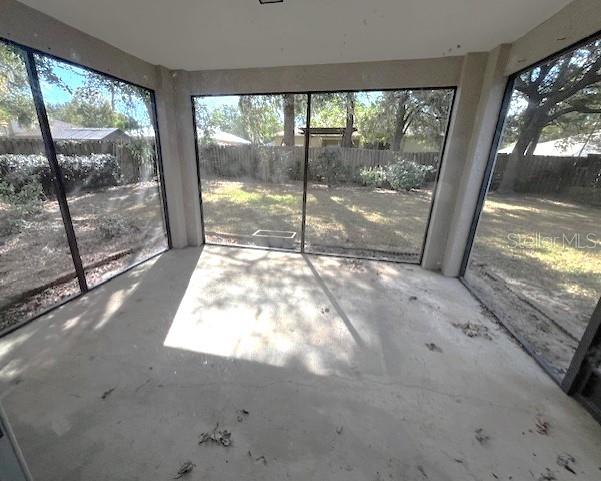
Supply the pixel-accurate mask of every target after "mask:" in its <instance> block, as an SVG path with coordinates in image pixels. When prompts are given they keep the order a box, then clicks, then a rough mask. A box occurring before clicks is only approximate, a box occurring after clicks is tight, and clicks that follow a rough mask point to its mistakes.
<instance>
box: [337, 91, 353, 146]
mask: <svg viewBox="0 0 601 481" xmlns="http://www.w3.org/2000/svg"><path fill="white" fill-rule="evenodd" d="M344 104H345V107H346V116H345V117H346V121H345V126H344V133H343V134H342V139H341V140H340V146H341V147H352V146H353V132H354V130H355V94H354V92H347V93H346V94H344Z"/></svg>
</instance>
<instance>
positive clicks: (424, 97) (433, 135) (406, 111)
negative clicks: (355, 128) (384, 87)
mask: <svg viewBox="0 0 601 481" xmlns="http://www.w3.org/2000/svg"><path fill="white" fill-rule="evenodd" d="M452 95H453V94H452V91H450V90H395V91H387V92H382V94H381V95H380V96H379V97H378V98H377V99H375V100H374V101H373V102H372V105H371V106H370V107H368V108H366V109H364V110H365V112H364V113H363V114H362V115H361V116H360V117H361V118H360V129H359V130H360V133H361V136H362V138H363V141H364V143H366V144H368V145H379V146H381V147H388V148H390V149H391V150H394V151H400V150H402V147H403V141H404V139H405V137H406V136H407V135H408V134H409V133H411V135H412V136H413V137H414V138H416V139H418V140H420V141H422V142H424V143H426V144H428V145H429V146H435V147H436V148H440V145H439V144H440V141H441V139H442V138H443V135H444V132H445V129H446V121H447V119H448V115H449V110H450V105H451V96H452Z"/></svg>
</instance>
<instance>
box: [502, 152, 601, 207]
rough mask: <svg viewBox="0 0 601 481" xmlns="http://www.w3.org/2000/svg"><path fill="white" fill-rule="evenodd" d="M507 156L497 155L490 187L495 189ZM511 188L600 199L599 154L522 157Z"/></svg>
mask: <svg viewBox="0 0 601 481" xmlns="http://www.w3.org/2000/svg"><path fill="white" fill-rule="evenodd" d="M509 156H510V154H498V155H497V160H496V165H495V171H494V173H493V178H492V181H491V190H496V189H497V188H498V186H499V185H500V183H501V180H502V178H503V175H504V173H505V168H506V166H507V162H508V161H509ZM514 188H515V191H516V192H522V193H537V194H567V195H572V196H574V197H586V198H588V200H595V201H596V200H601V155H589V156H587V157H552V156H543V155H532V156H529V157H525V158H524V159H523V160H522V162H521V164H520V168H519V173H518V176H517V179H516V182H515V185H514ZM584 200H587V199H584Z"/></svg>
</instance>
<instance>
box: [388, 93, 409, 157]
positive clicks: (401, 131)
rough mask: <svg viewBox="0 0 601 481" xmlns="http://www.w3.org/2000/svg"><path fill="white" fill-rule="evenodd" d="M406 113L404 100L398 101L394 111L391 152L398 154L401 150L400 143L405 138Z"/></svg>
mask: <svg viewBox="0 0 601 481" xmlns="http://www.w3.org/2000/svg"><path fill="white" fill-rule="evenodd" d="M406 113H407V106H406V105H405V99H404V98H401V99H400V100H399V105H398V107H397V110H396V115H395V122H394V136H393V137H392V145H391V146H390V148H391V150H393V151H394V152H398V151H399V150H401V143H402V141H403V137H404V136H405V115H406Z"/></svg>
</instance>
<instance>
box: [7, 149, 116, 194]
mask: <svg viewBox="0 0 601 481" xmlns="http://www.w3.org/2000/svg"><path fill="white" fill-rule="evenodd" d="M57 159H58V162H59V165H60V166H61V169H62V171H63V177H64V180H65V189H66V191H67V192H71V191H74V190H76V189H77V190H82V189H84V190H87V189H95V188H99V187H107V186H112V185H118V184H121V183H123V179H122V177H123V176H122V175H121V168H120V166H119V163H118V162H117V159H116V158H115V156H114V155H111V154H90V155H78V156H68V155H62V154H59V155H58V156H57ZM53 177H54V176H53V174H52V172H51V170H50V164H49V163H48V160H47V159H46V156H44V155H23V154H3V155H0V181H2V182H4V183H6V184H8V185H11V186H12V187H13V188H14V190H15V192H19V191H21V190H22V189H24V188H25V187H26V186H27V185H28V184H29V183H31V182H32V179H36V180H37V182H39V183H40V184H41V185H42V190H43V192H44V193H45V194H50V193H53V192H54V184H53Z"/></svg>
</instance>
